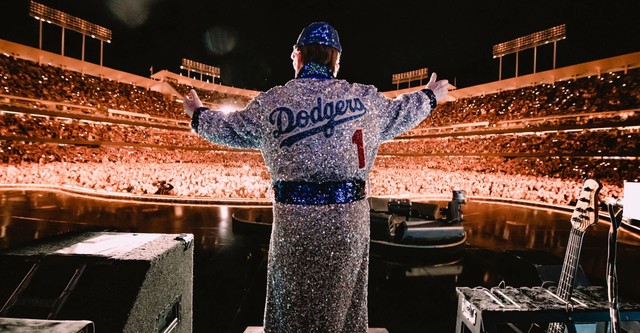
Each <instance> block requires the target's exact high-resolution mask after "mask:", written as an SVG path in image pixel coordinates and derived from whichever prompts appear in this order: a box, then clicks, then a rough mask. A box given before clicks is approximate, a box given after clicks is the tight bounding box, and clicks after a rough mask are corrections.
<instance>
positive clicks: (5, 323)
mask: <svg viewBox="0 0 640 333" xmlns="http://www.w3.org/2000/svg"><path fill="white" fill-rule="evenodd" d="M0 332H3V333H93V332H94V328H93V323H92V322H90V321H88V320H45V319H24V318H0Z"/></svg>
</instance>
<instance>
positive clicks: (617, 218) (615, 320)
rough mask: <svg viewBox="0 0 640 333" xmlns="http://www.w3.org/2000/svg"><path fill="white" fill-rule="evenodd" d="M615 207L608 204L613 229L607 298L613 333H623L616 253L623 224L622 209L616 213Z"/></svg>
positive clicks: (610, 238)
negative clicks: (620, 228)
mask: <svg viewBox="0 0 640 333" xmlns="http://www.w3.org/2000/svg"><path fill="white" fill-rule="evenodd" d="M615 206H616V204H615V203H614V204H612V203H607V208H608V210H609V216H610V218H611V228H609V252H608V256H607V297H608V301H609V315H610V316H611V324H610V326H611V330H610V332H611V333H619V332H621V328H620V308H619V304H618V301H619V300H618V275H617V274H616V252H617V249H618V227H619V226H620V223H621V222H622V209H619V210H618V212H615V209H614V207H615Z"/></svg>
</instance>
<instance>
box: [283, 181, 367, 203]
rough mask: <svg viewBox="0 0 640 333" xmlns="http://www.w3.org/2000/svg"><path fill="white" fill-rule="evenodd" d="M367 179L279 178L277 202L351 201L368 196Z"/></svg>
mask: <svg viewBox="0 0 640 333" xmlns="http://www.w3.org/2000/svg"><path fill="white" fill-rule="evenodd" d="M365 184H366V183H365V181H364V180H361V179H348V180H343V181H334V182H323V183H314V182H299V181H282V180H277V181H275V182H274V183H273V190H274V192H275V199H276V201H277V202H280V203H284V204H291V205H303V206H311V205H329V204H341V203H350V202H354V201H358V200H362V199H364V198H365V197H366V194H365Z"/></svg>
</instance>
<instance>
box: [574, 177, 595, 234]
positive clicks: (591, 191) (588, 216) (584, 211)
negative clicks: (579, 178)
mask: <svg viewBox="0 0 640 333" xmlns="http://www.w3.org/2000/svg"><path fill="white" fill-rule="evenodd" d="M601 188H602V184H600V182H598V181H596V180H594V179H587V180H585V181H584V185H583V186H582V190H581V191H580V195H579V197H578V201H577V202H576V208H575V209H574V210H573V215H572V216H571V226H572V227H573V228H574V229H577V230H580V231H583V232H584V231H585V230H587V228H588V227H590V226H592V225H594V224H596V223H598V194H599V193H600V189H601Z"/></svg>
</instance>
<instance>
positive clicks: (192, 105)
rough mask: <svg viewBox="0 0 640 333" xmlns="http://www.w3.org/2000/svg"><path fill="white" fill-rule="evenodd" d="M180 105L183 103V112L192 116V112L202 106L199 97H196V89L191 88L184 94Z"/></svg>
mask: <svg viewBox="0 0 640 333" xmlns="http://www.w3.org/2000/svg"><path fill="white" fill-rule="evenodd" d="M182 105H184V112H185V113H186V114H187V115H189V118H191V117H193V112H194V111H196V109H197V108H199V107H201V106H203V105H202V102H201V101H200V98H198V94H196V91H195V90H193V89H191V91H189V93H188V94H187V95H186V96H184V101H183V102H182Z"/></svg>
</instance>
